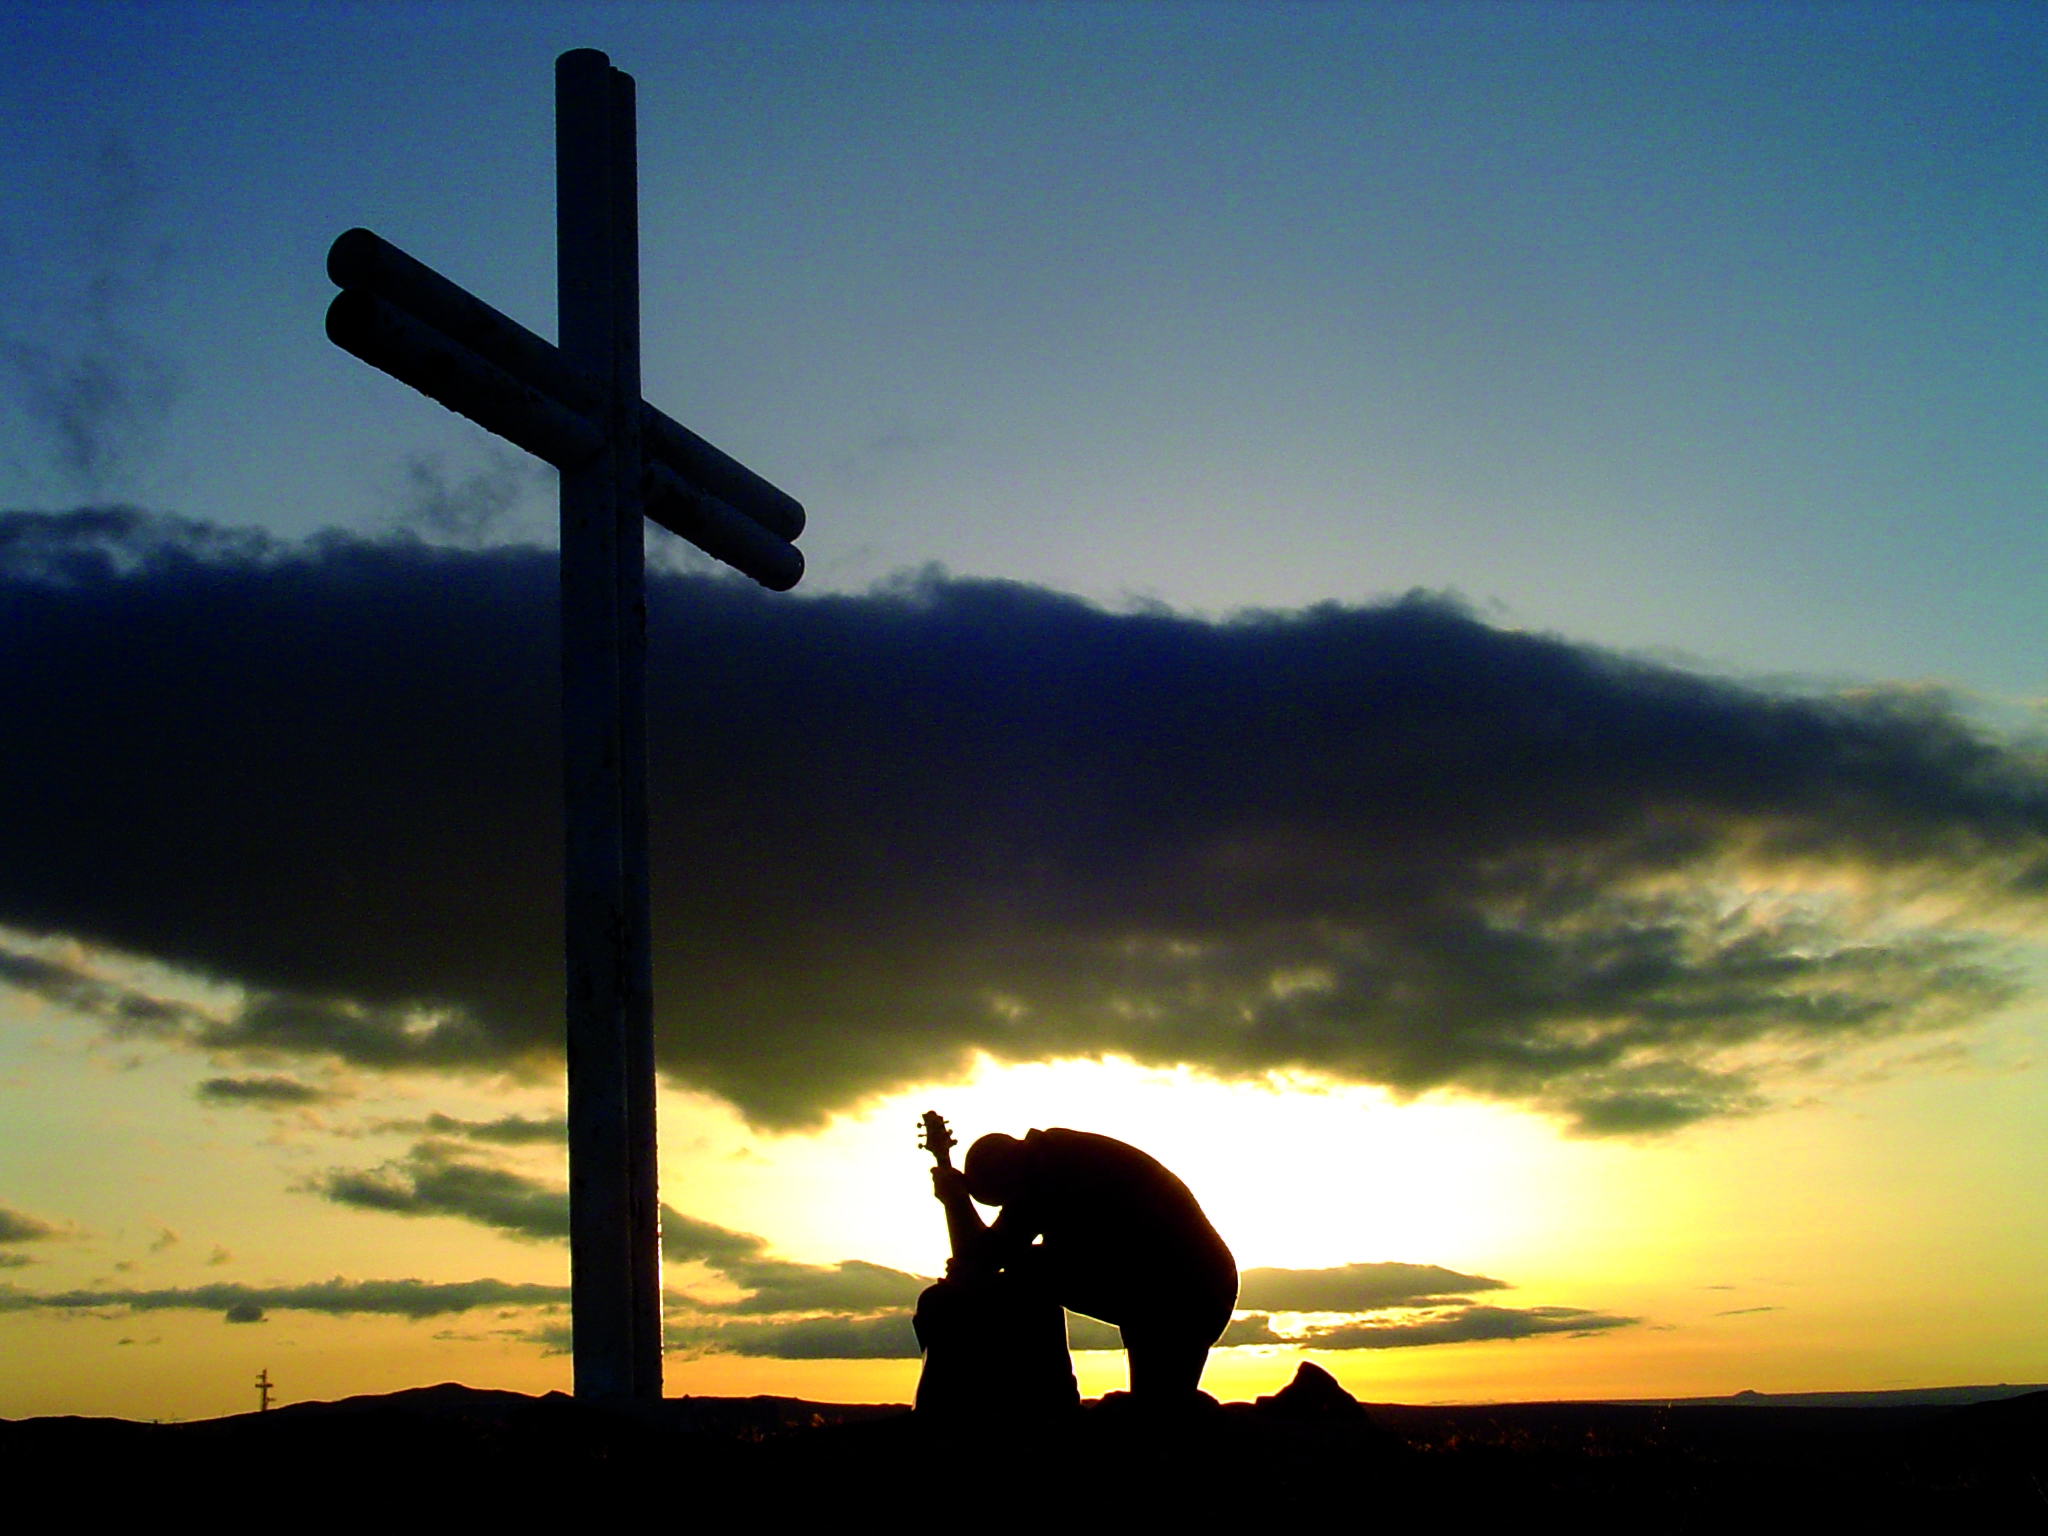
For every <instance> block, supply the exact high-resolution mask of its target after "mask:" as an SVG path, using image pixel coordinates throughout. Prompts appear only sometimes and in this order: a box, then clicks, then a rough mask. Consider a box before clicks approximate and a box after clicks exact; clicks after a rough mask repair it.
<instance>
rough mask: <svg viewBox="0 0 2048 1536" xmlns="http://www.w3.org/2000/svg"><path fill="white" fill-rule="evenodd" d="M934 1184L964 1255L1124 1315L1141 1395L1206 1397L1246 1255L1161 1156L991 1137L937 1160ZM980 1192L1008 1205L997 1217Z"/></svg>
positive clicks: (1057, 1133)
mask: <svg viewBox="0 0 2048 1536" xmlns="http://www.w3.org/2000/svg"><path fill="white" fill-rule="evenodd" d="M932 1188H933V1192H934V1193H935V1194H936V1195H937V1196H938V1198H939V1199H940V1200H941V1201H943V1202H945V1203H946V1210H947V1224H948V1226H949V1228H951V1229H953V1232H954V1249H955V1254H956V1260H957V1259H958V1258H959V1257H960V1256H962V1252H963V1250H965V1251H966V1253H968V1254H971V1255H972V1259H973V1262H974V1264H975V1265H976V1267H978V1268H980V1269H983V1270H991V1269H992V1270H994V1271H996V1272H999V1273H1001V1274H1004V1275H1008V1276H1013V1277H1015V1279H1016V1280H1017V1281H1018V1282H1019V1284H1020V1287H1021V1289H1022V1290H1023V1291H1024V1292H1025V1293H1027V1294H1032V1295H1043V1296H1047V1297H1049V1298H1051V1299H1052V1300H1053V1301H1056V1302H1057V1303H1059V1304H1060V1305H1061V1306H1063V1307H1066V1308H1069V1309H1071V1310H1072V1311H1075V1312H1081V1313H1085V1314H1087V1315H1088V1316H1089V1317H1096V1318H1100V1319H1101V1320H1102V1321H1104V1322H1106V1323H1113V1324H1115V1325H1116V1327H1117V1328H1118V1329H1119V1330H1120V1331H1121V1332H1122V1334H1123V1340H1124V1351H1125V1353H1126V1355H1127V1356H1128V1358H1129V1361H1130V1372H1131V1394H1132V1397H1133V1398H1134V1399H1136V1400H1138V1401H1140V1402H1148V1403H1170V1402H1174V1401H1179V1400H1184V1399H1189V1398H1192V1397H1193V1396H1194V1394H1195V1392H1196V1390H1197V1389H1198V1388H1199V1386H1200V1384H1201V1380H1202V1368H1203V1366H1204V1365H1205V1364H1206V1363H1207V1360H1208V1356H1209V1346H1210V1345H1212V1344H1214V1343H1215V1342H1216V1340H1217V1339H1218V1338H1219V1337H1220V1336H1221V1335H1222V1333H1223V1330H1224V1328H1225V1327H1226V1326H1227V1325H1228V1324H1229V1322H1230V1314H1231V1310H1232V1308H1233V1307H1235V1306H1236V1304H1237V1262H1236V1260H1235V1259H1233V1258H1232V1257H1231V1253H1230V1249H1229V1248H1228V1247H1227V1246H1225V1244H1224V1242H1223V1239H1222V1238H1221V1237H1219V1236H1217V1234H1216V1229H1215V1228H1214V1227H1212V1226H1210V1225H1209V1219H1208V1217H1206V1216H1204V1215H1203V1214H1202V1208H1201V1206H1200V1205H1198V1204H1197V1203H1196V1201H1195V1197H1194V1196H1193V1195H1192V1194H1190V1193H1189V1192H1188V1187H1187V1186H1186V1185H1185V1184H1183V1183H1181V1181H1180V1180H1179V1179H1177V1178H1175V1177H1174V1176H1173V1175H1172V1174H1171V1173H1169V1172H1168V1171H1167V1170H1166V1169H1165V1168H1164V1167H1162V1166H1161V1165H1160V1164H1159V1163H1158V1161H1156V1160H1155V1159H1153V1158H1151V1157H1148V1156H1147V1155H1146V1154H1145V1153H1143V1152H1140V1151H1139V1150H1138V1149H1137V1148H1136V1147H1133V1146H1129V1145H1126V1144H1125V1143H1124V1142H1121V1141H1116V1140H1113V1139H1112V1138H1110V1137H1108V1136H1097V1135H1093V1134H1091V1133H1090V1132H1087V1131H1068V1130H1059V1129H1053V1130H1045V1131H1031V1132H1029V1133H1027V1134H1026V1135H1025V1137H1024V1139H1023V1140H1022V1141H1019V1140H1018V1139H1017V1138H1016V1137H1014V1136H1001V1135H996V1136H984V1137H982V1138H981V1139H980V1140H979V1141H977V1142H975V1144H974V1145H973V1146H972V1147H970V1148H969V1149H968V1152H967V1164H966V1167H965V1168H964V1169H963V1170H960V1171H955V1170H954V1169H952V1168H947V1167H939V1168H935V1169H933V1170H932ZM968 1195H971V1196H972V1197H973V1199H974V1200H978V1201H980V1202H981V1203H982V1204H984V1205H994V1206H1000V1207H1001V1208H1002V1210H1001V1214H1000V1215H998V1216H997V1218H996V1221H995V1224H994V1225H993V1226H984V1225H983V1224H982V1221H981V1217H980V1214H979V1213H978V1212H976V1211H975V1210H974V1207H973V1205H972V1204H971V1203H970V1202H969V1201H968V1200H966V1199H965V1198H963V1197H964V1196H968ZM1034 1239H1040V1241H1037V1242H1034V1241H1033V1240H1034ZM927 1294H928V1295H929V1294H930V1293H927Z"/></svg>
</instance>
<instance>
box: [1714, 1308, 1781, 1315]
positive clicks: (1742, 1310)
mask: <svg viewBox="0 0 2048 1536" xmlns="http://www.w3.org/2000/svg"><path fill="white" fill-rule="evenodd" d="M1784 1310H1785V1309H1784V1308H1783V1307H1730V1308H1729V1309H1728V1310H1727V1311H1726V1312H1716V1313H1715V1314H1714V1316H1716V1317H1748V1316H1749V1315H1750V1314H1751V1313H1753V1312H1782V1311H1784Z"/></svg>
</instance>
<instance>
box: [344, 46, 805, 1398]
mask: <svg viewBox="0 0 2048 1536" xmlns="http://www.w3.org/2000/svg"><path fill="white" fill-rule="evenodd" d="M638 181H639V173H638V169H637V150H636V146H635V126H634V104H633V78H632V76H630V75H627V74H624V73H622V72H620V71H619V70H616V69H613V68H612V66H611V61H610V60H609V59H607V58H606V57H605V56H604V55H603V54H602V53H599V52H598V51H597V50H595V49H593V48H579V49H577V50H575V51H574V52H572V53H565V54H563V55H562V56H561V57H560V58H558V59H557V60H555V239H556V278H557V283H558V334H559V336H560V337H561V344H560V345H559V346H555V345H551V344H549V343H548V342H546V341H543V340H542V339H541V338H540V337H538V336H536V335H534V333H533V332H531V331H529V330H527V329H526V327H524V326H523V325H520V324H519V323H518V322H517V321H514V320H510V319H508V318H507V317H505V316H504V315H501V314H500V313H498V311H497V310H495V309H493V308H491V306H490V305H488V304H486V303H484V302H483V301H482V300H481V299H478V298H476V297H474V296H472V295H471V294H470V293H468V292H467V291H465V290H464V289H462V288H459V287H457V286H456V285H455V284H454V283H451V282H449V281H448V279H447V278H445V277H442V276H441V275H440V274H439V273H438V272H435V271H434V270H433V269H432V268H430V267H427V266H425V265H423V264H422V263H420V262H418V261H415V260H414V259H413V258H412V257H410V256H408V255H406V254H405V252H403V251H401V250H399V249H398V248H397V247H396V246H394V245H391V244H389V243H388V242H386V241H384V240H381V239H379V238H378V237H377V236H375V235H373V234H371V233H370V232H369V231H368V230H366V229H352V230H349V231H348V232H347V233H346V234H344V235H343V236H342V237H341V238H340V239H338V240H336V241H335V242H334V247H333V249H332V250H330V251H329V252H328V253H327V271H328V275H329V276H331V277H332V278H333V279H334V281H335V282H336V283H337V284H339V285H340V287H341V289H342V292H341V293H340V294H339V295H338V296H337V297H336V298H335V300H334V303H333V304H332V305H331V306H330V307H329V308H328V311H327V334H328V336H329V337H330V338H331V339H332V340H333V341H334V342H335V343H336V344H337V345H339V346H341V347H344V348H346V349H347V350H348V351H350V352H353V353H354V354H355V355H356V356H357V357H360V358H362V359H363V361H365V362H367V363H370V364H372V365H373V366H375V367H378V368H381V369H383V370H384V371H385V372H386V373H389V374H391V375H392V376H393V377H395V378H397V379H399V380H401V381H403V382H404V383H407V384H410V385H411V386H412V387H413V388H415V389H417V390H419V391H420V392H421V393H422V394H425V395H427V396H428V397H429V398H431V399H433V400H436V401H438V402H440V403H441V404H442V405H444V406H446V407H447V408H448V409H449V410H451V411H457V412H459V413H461V414H462V415H464V416H467V417H468V418H469V419H470V420H472V421H474V422H477V423H478V424H479V425H481V426H483V427H485V428H487V429H488V430H490V431H492V432H495V433H497V434H498V435H500V436H501V437H505V438H508V439H510V440H511V441H512V442H514V443H516V444H518V445H519V446H520V447H522V448H524V449H526V451H527V452H529V453H532V454H535V455H538V456H539V457H540V458H543V459H546V460H547V461H548V462H549V463H551V464H553V465H555V466H556V467H557V468H559V469H560V470H561V472H562V762H563V792H564V810H565V824H566V829H567V838H566V857H565V868H564V894H565V920H564V951H565V955H566V960H567V971H568V1008H567V1012H568V1059H569V1280H570V1307H571V1313H572V1345H571V1348H572V1352H573V1354H574V1358H575V1367H576V1394H577V1396H579V1397H599V1398H624V1397H638V1398H649V1399H658V1398H659V1397H660V1396H661V1342H662V1341H661V1230H660V1200H659V1196H658V1193H657V1190H656V1187H655V1167H654V1150H655V1134H654V1107H655V1097H654V1024H653V987H652V982H651V979H650V969H651V963H650V956H649V940H648V913H647V704H646V664H647V599H646V560H645V554H644V533H645V531H644V528H643V526H642V523H641V517H642V514H643V513H644V514H645V515H646V516H648V517H652V518H653V519H654V520H655V521H656V522H657V523H659V524H661V526H662V527H664V528H667V529H669V530H670V531H671V532H674V533H678V534H680V535H682V537H684V538H686V539H688V540H689V541H690V542H691V543H693V544H695V545H696V546H697V547H698V548H699V549H701V550H703V551H704V552H705V553H706V554H709V555H712V556H715V557H716V558H717V559H720V560H723V561H724V562H725V563H726V564H728V565H731V566H733V567H735V568H736V569H738V570H741V571H744V572H745V573H746V574H747V575H749V576H751V577H753V578H754V580H756V581H758V582H760V583H761V585H762V586H764V587H768V588H770V589H771V590H774V591H777V592H786V591H788V590H789V589H790V588H791V587H793V586H795V585H796V584H797V582H798V580H799V579H800V578H801V577H802V576H803V570H804V560H803V556H802V555H801V554H800V553H798V551H797V549H796V546H795V543H794V540H795V539H796V537H797V536H798V535H799V534H800V533H802V532H803V527H804V509H803V507H802V505H801V504H800V503H799V502H797V500H796V499H795V498H794V497H792V496H789V495H787V494H785V493H784V492H782V491H780V490H778V489H776V488H775V487H774V486H772V485H770V484H769V483H768V482H767V481H766V480H763V479H762V478H761V477H760V476H759V475H757V474H755V473H754V472H753V471H752V470H750V469H748V468H747V467H746V466H745V465H743V464H740V463H738V462H736V461H735V460H733V459H730V458H728V457H727V456H726V455H724V454H723V453H720V452H719V451H718V450H717V449H716V448H714V447H712V446H711V445H710V444H709V443H707V442H705V441H704V440H703V439H702V438H700V437H698V436H697V435H696V434H695V433H693V432H691V431H689V430H688V429H687V428H685V427H682V426H680V425H678V424H677V423H676V422H674V421H672V420H670V419H669V418H668V417H667V416H664V415H663V414H662V413H661V412H660V411H658V410H656V409H655V408H654V407H653V406H651V405H649V404H647V402H646V401H644V400H642V399H641V398H640V266H639V263H640V249H639V248H640V234H639V192H638Z"/></svg>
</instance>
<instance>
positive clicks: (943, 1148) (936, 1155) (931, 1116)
mask: <svg viewBox="0 0 2048 1536" xmlns="http://www.w3.org/2000/svg"><path fill="white" fill-rule="evenodd" d="M923 1125H924V1130H923V1132H922V1134H920V1135H919V1137H918V1141H917V1144H918V1145H919V1146H920V1147H922V1148H923V1149H924V1150H925V1151H927V1152H929V1153H931V1155H932V1158H933V1160H934V1161H936V1162H937V1163H938V1165H939V1166H940V1167H941V1168H950V1167H952V1166H953V1162H952V1158H951V1156H950V1155H949V1154H950V1153H951V1152H952V1150H953V1148H954V1147H955V1146H957V1145H959V1143H957V1142H955V1141H954V1140H953V1133H952V1131H951V1130H950V1129H948V1128H947V1125H946V1120H945V1117H944V1116H943V1115H941V1114H940V1113H939V1112H938V1111H937V1110H935V1109H928V1110H926V1111H925V1112H924V1115H923Z"/></svg>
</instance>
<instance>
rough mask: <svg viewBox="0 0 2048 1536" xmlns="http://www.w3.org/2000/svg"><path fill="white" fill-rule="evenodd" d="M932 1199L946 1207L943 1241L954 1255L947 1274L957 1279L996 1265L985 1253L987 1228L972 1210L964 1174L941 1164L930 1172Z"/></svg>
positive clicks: (950, 1260) (979, 1215)
mask: <svg viewBox="0 0 2048 1536" xmlns="http://www.w3.org/2000/svg"><path fill="white" fill-rule="evenodd" d="M932 1197H933V1198H934V1199H935V1200H937V1201H938V1202H939V1204H941V1205H943V1206H944V1207H945V1208H946V1239H947V1241H948V1242H950V1243H951V1244H952V1247H953V1256H952V1257H951V1258H950V1259H948V1260H947V1261H946V1275H947V1277H948V1278H949V1279H957V1278H962V1277H965V1276H966V1275H969V1274H973V1273H978V1272H981V1271H984V1270H986V1271H994V1270H995V1269H997V1268H998V1267H999V1266H998V1265H997V1263H996V1262H995V1260H994V1258H993V1256H992V1255H991V1254H990V1253H989V1252H988V1251H987V1249H988V1239H989V1228H988V1226H987V1225H986V1224H985V1223H984V1222H983V1221H982V1219H981V1212H980V1211H978V1210H976V1209H975V1208H974V1197H973V1196H972V1195H970V1194H968V1193H967V1175H966V1174H964V1173H962V1172H961V1171H960V1170H959V1169H958V1168H954V1167H951V1166H949V1165H947V1164H943V1163H942V1164H940V1165H939V1166H938V1167H936V1168H934V1169H933V1170H932Z"/></svg>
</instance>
